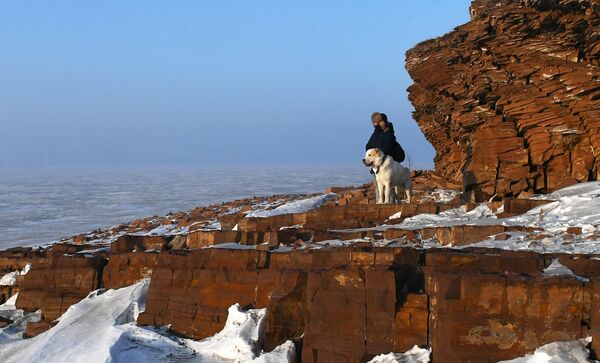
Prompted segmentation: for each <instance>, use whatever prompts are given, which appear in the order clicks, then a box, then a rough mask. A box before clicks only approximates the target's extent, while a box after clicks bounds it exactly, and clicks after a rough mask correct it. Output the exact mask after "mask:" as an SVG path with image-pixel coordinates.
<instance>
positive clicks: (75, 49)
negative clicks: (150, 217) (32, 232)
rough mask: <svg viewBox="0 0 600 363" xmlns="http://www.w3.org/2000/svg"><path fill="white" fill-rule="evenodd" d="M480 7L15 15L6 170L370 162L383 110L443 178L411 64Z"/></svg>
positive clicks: (258, 7)
mask: <svg viewBox="0 0 600 363" xmlns="http://www.w3.org/2000/svg"><path fill="white" fill-rule="evenodd" d="M469 4H470V1H469V0H428V1H426V0H421V1H400V0H377V1H364V0H345V1H339V0H335V1H334V0H319V1H312V0H310V1H308V0H307V1H301V2H300V1H281V0H279V1H276V0H272V1H267V0H256V1H242V0H240V1H233V0H218V1H217V0H214V1H208V0H207V1H183V0H171V1H152V0H143V1H142V0H129V1H127V0H102V1H99V0H89V1H61V0H57V1H46V0H43V1H11V2H4V3H3V4H2V11H1V12H0V49H2V55H1V56H0V80H1V81H0V168H4V167H15V166H16V167H26V168H37V167H56V166H90V165H91V166H93V165H164V164H173V165H229V164H240V165H241V164H243V165H254V164H261V165H265V164H347V163H360V160H361V159H362V157H363V154H364V145H365V143H366V141H367V140H368V138H369V136H370V133H371V132H372V126H371V124H370V115H371V114H372V113H373V112H375V111H380V112H385V113H386V114H387V115H388V117H389V119H390V121H392V122H393V123H394V126H395V130H396V136H397V138H398V141H399V142H400V143H401V145H402V146H403V147H404V149H405V150H406V152H407V155H409V157H410V159H411V160H412V164H413V167H431V166H432V165H433V163H432V159H433V157H434V150H433V148H432V147H431V146H430V145H429V143H428V142H427V141H426V140H425V138H424V137H423V135H422V133H421V132H420V130H419V128H418V127H417V125H416V123H415V122H414V120H413V119H412V116H411V112H412V110H413V108H412V106H411V104H410V102H409V101H408V98H407V93H406V88H407V87H408V86H410V84H411V83H412V82H411V80H410V77H409V76H408V74H407V72H406V70H405V68H404V63H405V52H406V50H408V49H410V48H411V47H413V46H414V45H416V44H417V43H419V42H420V41H423V40H426V39H430V38H433V37H436V36H441V35H443V34H445V33H447V32H449V31H451V30H452V29H453V28H454V27H456V26H458V25H461V24H464V23H465V22H467V21H468V20H469V13H468V7H469Z"/></svg>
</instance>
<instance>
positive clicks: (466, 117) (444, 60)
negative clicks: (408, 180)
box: [406, 0, 600, 201]
mask: <svg viewBox="0 0 600 363" xmlns="http://www.w3.org/2000/svg"><path fill="white" fill-rule="evenodd" d="M470 13H471V21H470V22H468V23H467V24H464V25H462V26H459V27H457V28H456V29H455V30H454V31H452V32H450V33H448V34H446V35H444V36H442V37H440V38H437V39H432V40H428V41H425V42H422V43H420V44H418V45H417V46H416V47H414V48H413V49H411V50H409V51H408V52H407V54H406V68H407V70H408V72H409V74H410V76H411V77H412V79H413V81H414V84H413V85H412V86H410V87H409V89H408V92H409V99H410V101H411V102H412V104H413V105H414V107H415V112H414V113H413V117H414V119H415V120H416V121H417V123H418V125H419V127H420V128H421V130H422V131H423V133H424V134H425V137H426V138H427V140H428V141H429V142H430V143H431V144H432V145H433V146H434V148H435V150H436V157H435V160H434V161H435V167H436V170H437V171H438V172H440V173H441V174H443V175H444V176H445V177H447V178H449V179H451V180H455V181H462V183H463V188H464V190H465V192H471V193H472V197H473V198H474V199H476V200H478V201H482V200H484V199H486V198H489V197H491V196H493V195H494V194H496V195H498V196H517V195H519V194H521V193H523V192H525V193H546V192H551V191H553V190H556V189H558V188H560V187H563V186H566V185H569V184H574V183H577V182H583V181H589V180H597V178H598V158H597V156H596V155H597V153H598V152H600V151H599V150H600V0H578V1H575V0H554V1H550V0H548V1H544V0H523V1H509V0H501V1H499V0H495V1H489V0H476V1H474V2H473V3H472V5H471V8H470Z"/></svg>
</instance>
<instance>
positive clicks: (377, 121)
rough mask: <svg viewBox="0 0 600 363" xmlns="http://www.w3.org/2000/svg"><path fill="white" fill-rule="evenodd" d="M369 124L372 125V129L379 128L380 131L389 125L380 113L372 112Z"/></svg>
mask: <svg viewBox="0 0 600 363" xmlns="http://www.w3.org/2000/svg"><path fill="white" fill-rule="evenodd" d="M371 122H372V123H373V127H380V128H382V129H385V128H387V126H388V123H389V122H388V118H387V115H386V114H385V113H382V112H374V113H373V114H372V115H371Z"/></svg>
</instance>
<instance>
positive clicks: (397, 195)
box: [392, 186, 402, 204]
mask: <svg viewBox="0 0 600 363" xmlns="http://www.w3.org/2000/svg"><path fill="white" fill-rule="evenodd" d="M401 202H402V201H401V200H400V188H399V187H398V186H394V196H393V197H392V203H394V204H400V203H401Z"/></svg>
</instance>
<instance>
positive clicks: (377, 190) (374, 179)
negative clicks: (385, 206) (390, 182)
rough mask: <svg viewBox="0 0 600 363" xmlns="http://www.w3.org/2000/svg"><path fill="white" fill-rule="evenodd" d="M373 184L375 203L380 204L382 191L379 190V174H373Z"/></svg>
mask: <svg viewBox="0 0 600 363" xmlns="http://www.w3.org/2000/svg"><path fill="white" fill-rule="evenodd" d="M373 185H374V186H375V203H377V204H379V198H380V195H381V193H380V192H379V184H378V183H377V176H376V175H375V174H373Z"/></svg>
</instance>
